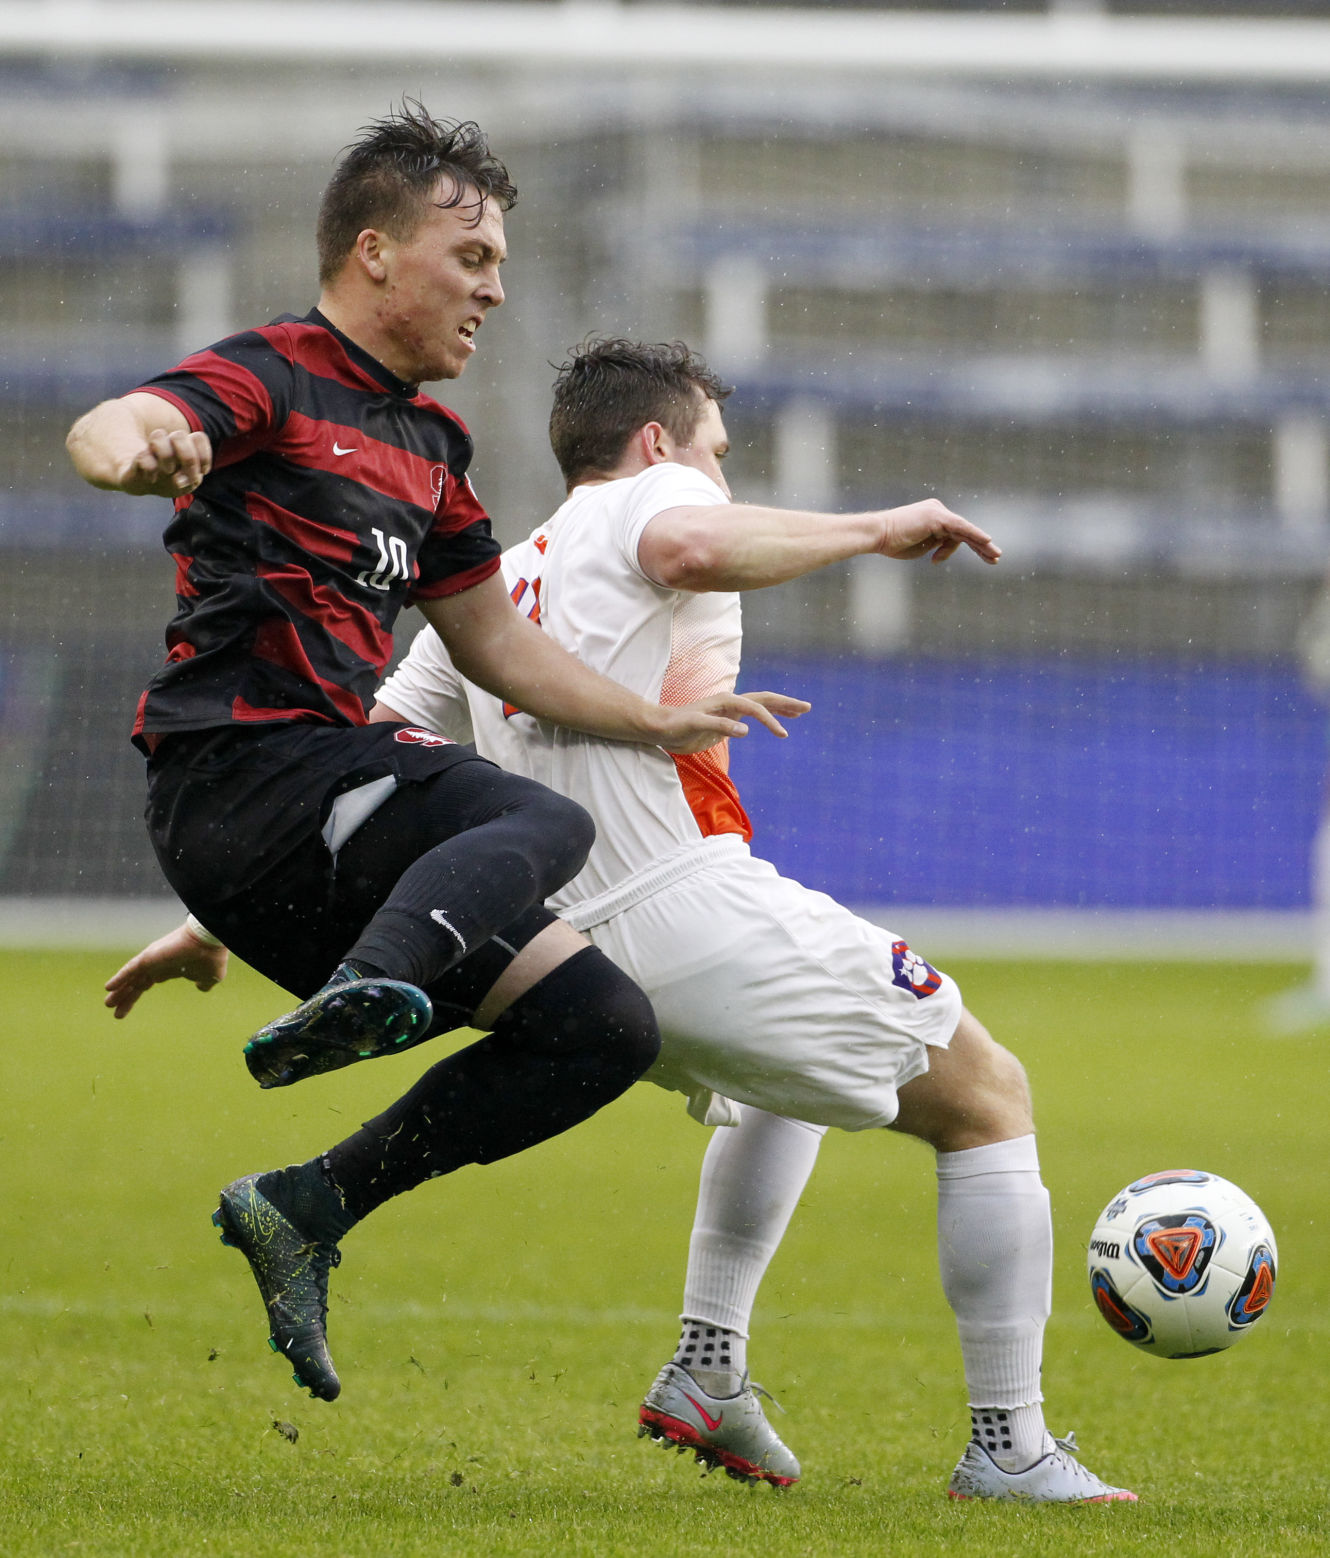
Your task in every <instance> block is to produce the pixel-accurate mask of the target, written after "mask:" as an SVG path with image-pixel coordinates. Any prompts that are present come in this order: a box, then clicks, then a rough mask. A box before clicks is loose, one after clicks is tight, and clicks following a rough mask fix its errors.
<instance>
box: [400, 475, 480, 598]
mask: <svg viewBox="0 0 1330 1558" xmlns="http://www.w3.org/2000/svg"><path fill="white" fill-rule="evenodd" d="M500 550H501V548H500V546H499V543H498V541H497V540H496V539H495V537H494V532H493V530H492V529H491V528H490V519H489V515H488V514H487V513H486V512H485V510H484V509H483V508H482V507H481V506H480V499H479V498H477V497H476V494H475V491H474V490H473V488H472V486H471V483H470V481H469V480H468V479H467V477H466V476H465V475H461V474H458V473H457V472H455V471H454V470H453V469H451V468H450V469H448V470H446V471H445V473H444V478H443V487H442V489H441V491H440V493H439V502H438V505H437V507H436V509H435V511H434V526H433V528H432V529H431V531H430V533H429V534H428V535H427V536H426V537H425V540H424V543H423V545H422V546H421V548H420V555H419V557H418V559H417V567H418V570H419V571H418V573H417V576H416V581H415V583H414V585H413V586H412V589H411V595H410V599H411V600H412V601H418V600H439V599H441V598H442V597H443V596H446V595H458V594H460V593H461V592H462V591H463V590H469V589H470V588H471V587H472V586H473V585H476V584H479V583H481V581H482V580H485V579H488V578H489V576H490V575H491V574H492V573H497V572H498V569H499V553H500Z"/></svg>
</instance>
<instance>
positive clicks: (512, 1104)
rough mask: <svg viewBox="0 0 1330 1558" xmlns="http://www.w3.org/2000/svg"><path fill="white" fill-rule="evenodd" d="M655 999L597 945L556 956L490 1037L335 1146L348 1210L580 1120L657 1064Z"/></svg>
mask: <svg viewBox="0 0 1330 1558" xmlns="http://www.w3.org/2000/svg"><path fill="white" fill-rule="evenodd" d="M659 1048H660V1033H659V1030H658V1029H657V1027H656V1019H655V1016H654V1014H653V1012H652V1010H651V1004H650V1002H649V1001H648V1000H647V998H646V996H645V995H644V994H643V993H642V991H641V990H639V989H638V987H637V986H636V985H635V984H634V983H633V982H632V980H631V979H629V978H628V976H627V975H626V974H624V973H621V972H620V970H619V969H618V968H616V967H615V966H614V964H613V963H611V962H610V960H609V959H608V958H607V957H606V956H605V955H604V953H602V952H599V951H598V950H597V949H596V948H594V947H587V948H585V949H584V950H583V951H581V952H578V953H575V954H574V956H572V957H571V958H569V959H567V961H566V962H563V963H561V964H560V965H559V966H558V968H556V969H555V970H554V971H553V972H552V973H550V974H547V975H546V976H545V978H544V979H542V980H540V981H539V983H537V984H535V985H533V986H532V987H531V989H529V990H528V991H526V993H525V994H524V995H521V996H519V997H518V998H517V1000H516V1001H514V1002H513V1004H512V1005H511V1006H510V1007H509V1008H508V1009H507V1011H505V1012H504V1013H503V1014H502V1016H500V1017H499V1019H498V1020H497V1022H496V1023H495V1024H494V1031H493V1032H492V1033H491V1034H489V1036H488V1037H486V1038H484V1039H481V1040H480V1041H479V1042H477V1043H475V1044H472V1045H470V1046H469V1047H468V1048H466V1049H464V1050H460V1051H458V1053H457V1054H455V1055H450V1056H449V1057H448V1059H447V1060H442V1061H440V1062H439V1063H438V1065H436V1066H433V1067H431V1069H430V1070H429V1071H427V1072H426V1073H425V1075H424V1076H423V1077H421V1079H420V1081H419V1082H417V1083H416V1085H415V1086H414V1087H413V1088H411V1090H410V1091H409V1092H408V1093H406V1094H405V1095H404V1096H403V1097H402V1098H400V1099H399V1100H398V1101H397V1102H396V1103H395V1104H393V1105H392V1106H391V1107H390V1108H388V1109H386V1110H384V1112H383V1113H382V1114H381V1115H378V1116H376V1118H374V1119H373V1120H368V1121H366V1123H365V1125H364V1126H362V1128H361V1129H360V1130H358V1131H356V1132H355V1133H354V1134H353V1135H351V1136H349V1137H347V1139H346V1140H345V1141H343V1142H340V1143H339V1144H338V1145H337V1146H335V1147H333V1148H331V1149H330V1150H329V1151H328V1152H327V1153H326V1154H325V1158H326V1162H327V1164H328V1167H329V1170H330V1172H331V1174H332V1176H333V1179H334V1180H335V1182H336V1184H337V1186H338V1188H339V1189H340V1191H341V1193H342V1194H343V1196H345V1198H346V1205H347V1208H348V1210H349V1211H350V1212H351V1213H352V1214H353V1215H354V1216H355V1217H357V1218H360V1217H364V1216H366V1215H367V1214H368V1213H369V1212H371V1211H373V1210H374V1208H375V1207H376V1206H379V1205H381V1204H382V1203H383V1202H384V1201H386V1200H388V1199H389V1198H390V1197H391V1196H395V1195H400V1194H401V1193H402V1192H403V1191H405V1190H410V1189H411V1188H412V1187H413V1186H415V1185H418V1184H421V1183H422V1182H423V1181H424V1180H426V1179H435V1178H437V1177H438V1176H439V1175H441V1174H449V1173H451V1172H452V1171H453V1170H454V1169H456V1168H460V1167H461V1166H462V1165H463V1164H465V1163H493V1162H495V1161H497V1160H498V1159H500V1158H506V1157H508V1156H510V1155H511V1154H512V1153H515V1152H521V1151H523V1149H525V1148H527V1147H531V1146H534V1145H535V1144H536V1143H537V1142H540V1141H544V1140H546V1138H548V1137H550V1136H555V1135H557V1134H558V1133H559V1132H560V1131H565V1130H567V1129H568V1128H569V1126H572V1125H576V1124H578V1123H579V1121H582V1120H585V1119H587V1118H588V1117H589V1116H590V1115H592V1114H594V1113H595V1112H596V1110H597V1109H599V1108H601V1107H602V1106H603V1105H604V1104H607V1103H609V1102H610V1100H611V1099H613V1098H617V1097H618V1096H619V1094H620V1093H622V1092H623V1091H624V1090H625V1089H626V1088H628V1087H629V1086H631V1084H632V1083H633V1082H635V1081H636V1080H637V1079H638V1077H640V1076H641V1075H642V1073H643V1072H644V1071H646V1069H647V1068H648V1067H649V1066H650V1065H651V1063H652V1061H653V1060H655V1058H656V1054H657V1052H658V1050H659Z"/></svg>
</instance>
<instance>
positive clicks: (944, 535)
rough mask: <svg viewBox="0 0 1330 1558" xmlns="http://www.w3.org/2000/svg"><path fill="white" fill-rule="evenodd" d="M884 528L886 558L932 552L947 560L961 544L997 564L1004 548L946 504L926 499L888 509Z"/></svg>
mask: <svg viewBox="0 0 1330 1558" xmlns="http://www.w3.org/2000/svg"><path fill="white" fill-rule="evenodd" d="M883 520H884V522H885V529H884V534H883V538H882V544H881V545H880V546H879V547H878V551H879V552H881V553H882V555H883V556H884V557H897V558H900V559H902V560H903V561H906V562H908V561H910V560H911V559H913V558H916V557H926V556H927V555H928V554H929V553H930V552H931V553H932V554H933V561H934V562H935V563H945V562H946V560H947V559H948V558H949V557H950V556H951V554H952V553H953V552H954V551H956V550H957V548H958V547H962V546H968V547H969V548H970V550H971V551H972V552H973V553H974V554H975V555H976V556H977V557H982V558H983V560H984V561H985V562H986V563H995V562H997V560H998V558H999V557H1001V556H1002V548H1001V547H1000V546H998V545H997V544H996V543H995V542H994V540H993V538H992V536H990V535H988V534H987V533H986V532H985V531H983V530H980V528H979V527H978V525H972V524H971V523H970V521H969V520H968V519H962V518H961V516H960V515H959V514H953V513H952V512H951V510H950V509H949V508H948V507H947V506H946V504H945V503H939V502H938V501H937V499H936V498H925V499H924V501H923V502H922V503H907V504H906V505H905V507H904V508H898V509H888V510H887V511H886V512H885V514H884V515H883Z"/></svg>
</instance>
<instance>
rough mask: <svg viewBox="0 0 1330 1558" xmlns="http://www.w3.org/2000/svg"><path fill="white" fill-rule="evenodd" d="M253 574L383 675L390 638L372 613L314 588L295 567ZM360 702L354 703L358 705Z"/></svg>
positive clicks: (338, 595) (335, 592) (262, 568)
mask: <svg viewBox="0 0 1330 1558" xmlns="http://www.w3.org/2000/svg"><path fill="white" fill-rule="evenodd" d="M256 573H257V576H258V577H259V578H260V579H262V580H263V582H264V583H265V584H268V585H271V587H272V588H273V589H274V590H276V592H277V593H278V594H279V595H280V596H281V597H282V599H283V600H284V601H285V602H286V603H287V605H288V606H291V607H292V608H294V610H296V611H298V612H299V613H300V615H301V616H302V617H307V618H309V620H310V621H311V622H312V623H315V624H317V626H318V627H320V628H322V629H323V630H324V631H325V632H327V633H328V634H329V635H330V636H331V637H332V638H335V639H336V640H337V641H338V643H340V644H345V645H346V647H347V648H348V649H349V650H351V652H352V653H353V654H356V655H359V657H360V658H361V659H362V660H364V661H367V662H368V663H369V664H370V665H372V666H373V667H374V669H375V671H376V673H378V674H379V675H382V673H383V668H384V666H386V665H387V664H388V657H389V656H390V655H391V654H392V650H393V636H392V634H391V633H388V632H385V631H384V629H383V627H382V626H381V625H380V623H379V621H378V619H377V618H376V617H375V616H374V614H373V613H372V612H370V611H367V610H366V609H365V608H364V607H363V606H360V605H358V604H357V603H356V602H355V601H353V600H349V599H348V598H347V597H346V596H345V595H343V594H342V593H341V592H340V591H339V590H334V589H327V588H325V587H324V586H322V585H318V584H315V583H314V581H313V579H311V578H310V576H309V574H307V573H306V572H305V570H304V569H303V568H300V567H297V566H295V565H294V564H292V565H290V566H288V567H285V568H275V567H267V566H262V565H261V566H260V567H259V568H258V569H257V570H256ZM359 701H360V700H359V699H357V700H356V702H357V704H358V703H359Z"/></svg>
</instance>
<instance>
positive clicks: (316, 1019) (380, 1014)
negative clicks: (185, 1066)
mask: <svg viewBox="0 0 1330 1558" xmlns="http://www.w3.org/2000/svg"><path fill="white" fill-rule="evenodd" d="M433 1017H434V1008H433V1007H432V1005H431V1004H430V998H429V996H427V995H426V994H425V992H424V991H423V990H421V989H419V988H418V987H417V986H416V985H411V984H407V983H406V982H405V981H404V980H401V979H378V978H369V979H362V978H361V976H360V975H359V974H357V973H356V972H355V970H354V969H352V968H349V967H348V966H347V965H346V964H345V963H343V964H342V965H341V967H339V968H338V970H337V971H336V973H335V974H334V975H333V976H332V978H331V979H330V980H329V981H328V983H327V984H326V985H324V987H323V989H322V990H319V991H316V992H315V994H314V995H312V996H310V998H309V1000H308V1001H305V1002H304V1003H303V1004H302V1005H300V1006H297V1007H296V1009H295V1011H293V1012H288V1013H287V1014H286V1016H285V1017H278V1018H277V1019H276V1020H275V1021H273V1022H270V1023H267V1024H266V1025H265V1026H264V1027H262V1028H260V1029H259V1031H258V1032H257V1033H256V1034H255V1035H254V1037H253V1038H252V1039H250V1041H249V1042H248V1043H247V1044H246V1045H245V1064H246V1065H247V1066H248V1067H249V1074H250V1075H251V1076H252V1077H253V1078H254V1080H255V1081H256V1082H257V1083H258V1084H259V1086H260V1087H289V1086H290V1085H291V1083H292V1082H300V1081H302V1080H303V1079H304V1078H305V1077H314V1076H319V1075H320V1074H321V1073H322V1072H325V1071H339V1070H341V1068H342V1067H343V1066H353V1065H355V1063H356V1062H357V1061H358V1060H369V1059H371V1058H372V1057H373V1056H375V1055H392V1054H396V1053H397V1051H399V1050H403V1049H410V1048H411V1046H412V1045H413V1044H420V1043H422V1042H423V1041H424V1040H425V1039H427V1038H428V1037H429V1035H430V1023H431V1021H432V1020H433Z"/></svg>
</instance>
